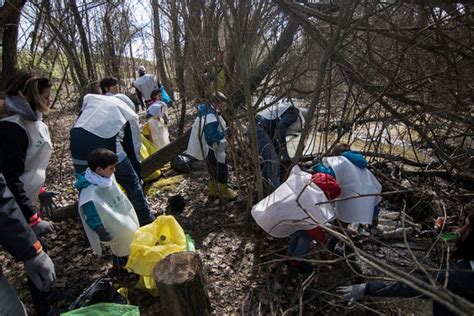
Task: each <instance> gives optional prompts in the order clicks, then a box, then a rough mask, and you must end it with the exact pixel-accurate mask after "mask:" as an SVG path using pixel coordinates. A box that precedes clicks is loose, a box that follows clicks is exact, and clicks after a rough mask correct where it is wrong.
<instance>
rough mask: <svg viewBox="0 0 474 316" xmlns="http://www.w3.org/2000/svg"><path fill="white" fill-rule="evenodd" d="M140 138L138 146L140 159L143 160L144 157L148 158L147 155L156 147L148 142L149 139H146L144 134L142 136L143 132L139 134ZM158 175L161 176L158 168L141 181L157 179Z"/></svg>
mask: <svg viewBox="0 0 474 316" xmlns="http://www.w3.org/2000/svg"><path fill="white" fill-rule="evenodd" d="M141 138H142V146H141V147H140V156H141V158H142V160H144V159H146V158H148V156H150V155H151V154H152V153H154V152H155V151H156V149H155V148H154V147H153V145H152V144H151V143H150V141H149V140H148V139H146V137H145V136H143V134H142V135H141ZM160 176H161V171H160V170H159V169H158V170H155V171H154V172H153V173H152V174H150V175H149V176H148V177H146V178H145V179H143V181H145V182H151V181H154V180H156V179H158V178H159V177H160Z"/></svg>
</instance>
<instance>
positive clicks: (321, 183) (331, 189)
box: [311, 172, 341, 200]
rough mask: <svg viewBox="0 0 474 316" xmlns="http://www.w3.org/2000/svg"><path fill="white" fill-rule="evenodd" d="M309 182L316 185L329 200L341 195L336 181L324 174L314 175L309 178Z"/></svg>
mask: <svg viewBox="0 0 474 316" xmlns="http://www.w3.org/2000/svg"><path fill="white" fill-rule="evenodd" d="M311 181H313V183H314V184H316V185H317V186H318V187H319V188H320V189H321V190H322V191H323V192H324V194H326V197H327V198H328V199H329V200H332V199H335V198H336V197H338V196H339V194H341V186H340V185H339V183H337V181H336V179H334V177H332V176H331V175H329V174H326V173H319V172H318V173H315V174H313V175H312V177H311Z"/></svg>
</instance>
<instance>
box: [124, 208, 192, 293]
mask: <svg viewBox="0 0 474 316" xmlns="http://www.w3.org/2000/svg"><path fill="white" fill-rule="evenodd" d="M185 250H186V236H185V234H184V230H183V228H181V226H180V225H179V224H178V222H177V221H176V219H175V218H174V217H173V216H170V215H162V216H159V217H158V218H157V219H156V220H155V221H154V222H153V223H151V224H148V225H145V226H143V227H140V228H139V229H138V230H137V231H136V232H135V235H134V236H133V239H132V243H131V244H130V257H129V258H128V262H127V265H126V268H127V269H128V270H130V271H131V272H133V273H136V274H138V275H140V276H141V277H143V283H144V286H145V288H146V289H147V290H153V289H156V284H155V281H154V279H153V268H154V267H155V265H156V263H157V262H159V261H160V260H162V259H164V258H165V257H166V256H168V255H169V254H172V253H175V252H180V251H185ZM140 279H142V278H140ZM141 281H142V280H140V282H141Z"/></svg>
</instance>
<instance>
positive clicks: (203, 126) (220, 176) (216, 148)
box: [186, 92, 237, 200]
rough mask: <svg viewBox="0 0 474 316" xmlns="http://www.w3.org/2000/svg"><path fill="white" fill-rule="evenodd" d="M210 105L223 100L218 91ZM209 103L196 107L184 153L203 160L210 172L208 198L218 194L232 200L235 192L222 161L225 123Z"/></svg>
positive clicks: (217, 104)
mask: <svg viewBox="0 0 474 316" xmlns="http://www.w3.org/2000/svg"><path fill="white" fill-rule="evenodd" d="M211 102H212V103H213V105H214V106H219V105H222V104H224V103H225V102H227V98H226V97H225V96H224V95H223V94H222V93H220V92H219V93H217V94H216V95H214V96H212V97H211ZM213 105H211V104H210V103H201V104H199V106H198V117H197V118H196V120H195V121H194V124H193V127H192V130H191V136H190V138H189V143H188V149H187V151H186V153H187V154H188V155H190V156H193V157H194V158H196V159H198V160H203V159H206V162H207V167H208V170H209V174H210V180H209V193H208V194H209V197H222V198H223V199H225V200H235V199H236V198H237V193H235V192H234V191H232V190H231V189H230V188H229V187H228V184H227V181H228V176H229V167H228V166H227V163H226V155H225V149H226V139H225V136H224V135H225V131H226V129H227V125H226V123H225V121H224V119H223V118H222V116H221V115H219V114H217V112H216V109H215V108H214V107H213Z"/></svg>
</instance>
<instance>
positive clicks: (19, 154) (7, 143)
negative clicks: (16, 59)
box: [0, 96, 38, 219]
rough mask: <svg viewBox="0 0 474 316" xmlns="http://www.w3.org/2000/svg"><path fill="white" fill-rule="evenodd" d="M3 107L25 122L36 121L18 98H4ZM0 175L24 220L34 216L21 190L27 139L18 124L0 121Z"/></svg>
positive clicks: (25, 104) (30, 111) (35, 116)
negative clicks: (22, 118) (18, 115)
mask: <svg viewBox="0 0 474 316" xmlns="http://www.w3.org/2000/svg"><path fill="white" fill-rule="evenodd" d="M5 107H6V108H7V110H8V112H9V113H10V114H20V115H21V116H23V117H24V118H25V119H27V120H31V121H35V120H37V119H38V118H37V115H36V113H34V112H33V110H31V108H30V106H29V105H28V104H27V103H25V101H24V100H22V99H21V98H19V97H10V96H7V98H5ZM0 139H1V140H2V141H0V173H2V174H3V176H4V177H5V179H6V181H7V184H8V188H9V189H10V191H11V192H12V193H13V195H14V196H15V199H16V202H17V203H18V206H19V207H20V209H21V211H22V212H23V215H24V216H25V218H26V219H29V218H31V216H33V215H35V214H36V212H37V210H35V209H34V208H33V205H32V201H30V199H29V198H28V196H27V195H26V193H25V190H24V188H23V183H22V182H21V180H20V176H21V175H22V174H23V173H24V172H25V161H26V153H27V150H28V146H29V138H28V134H27V133H26V131H25V130H24V129H23V128H22V127H21V126H19V125H18V124H15V123H12V122H8V121H0Z"/></svg>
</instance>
